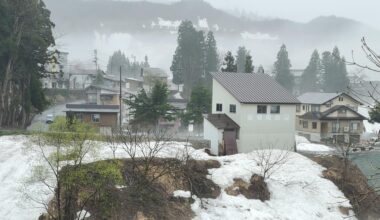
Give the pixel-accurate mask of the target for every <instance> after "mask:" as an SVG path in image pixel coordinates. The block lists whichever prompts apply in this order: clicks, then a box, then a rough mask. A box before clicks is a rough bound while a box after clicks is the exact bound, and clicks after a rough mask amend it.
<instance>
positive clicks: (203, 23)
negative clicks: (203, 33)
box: [198, 18, 209, 29]
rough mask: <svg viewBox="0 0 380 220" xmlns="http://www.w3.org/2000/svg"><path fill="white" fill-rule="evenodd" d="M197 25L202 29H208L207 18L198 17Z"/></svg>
mask: <svg viewBox="0 0 380 220" xmlns="http://www.w3.org/2000/svg"><path fill="white" fill-rule="evenodd" d="M198 27H199V28H203V29H209V27H208V22H207V18H203V19H201V18H198Z"/></svg>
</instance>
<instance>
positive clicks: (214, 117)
mask: <svg viewBox="0 0 380 220" xmlns="http://www.w3.org/2000/svg"><path fill="white" fill-rule="evenodd" d="M206 119H207V121H209V122H210V123H211V124H212V125H214V126H215V127H216V128H218V129H230V128H240V126H239V125H238V124H237V123H236V122H235V121H234V120H232V119H231V118H230V117H228V115H226V114H208V115H207V117H206Z"/></svg>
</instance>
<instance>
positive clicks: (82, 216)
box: [77, 210, 91, 220]
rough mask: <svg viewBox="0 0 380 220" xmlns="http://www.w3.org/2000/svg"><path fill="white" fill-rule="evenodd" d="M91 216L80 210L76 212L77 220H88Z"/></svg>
mask: <svg viewBox="0 0 380 220" xmlns="http://www.w3.org/2000/svg"><path fill="white" fill-rule="evenodd" d="M90 216H91V214H90V213H89V212H87V211H86V210H82V211H79V212H77V220H84V219H86V218H89V217H90Z"/></svg>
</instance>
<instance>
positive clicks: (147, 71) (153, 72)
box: [143, 67, 168, 77]
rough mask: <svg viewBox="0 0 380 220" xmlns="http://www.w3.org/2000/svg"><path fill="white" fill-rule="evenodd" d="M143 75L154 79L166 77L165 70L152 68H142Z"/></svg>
mask: <svg viewBox="0 0 380 220" xmlns="http://www.w3.org/2000/svg"><path fill="white" fill-rule="evenodd" d="M143 75H144V76H145V75H150V76H155V77H168V74H166V72H165V70H163V69H160V68H153V67H144V68H143Z"/></svg>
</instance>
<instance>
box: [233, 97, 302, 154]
mask: <svg viewBox="0 0 380 220" xmlns="http://www.w3.org/2000/svg"><path fill="white" fill-rule="evenodd" d="M265 105H267V113H266V114H257V105H256V104H243V105H242V112H241V122H240V151H241V152H250V151H252V150H253V149H258V148H277V149H289V150H291V149H293V148H294V144H295V112H296V106H295V105H280V114H271V113H270V106H271V105H272V104H265Z"/></svg>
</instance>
